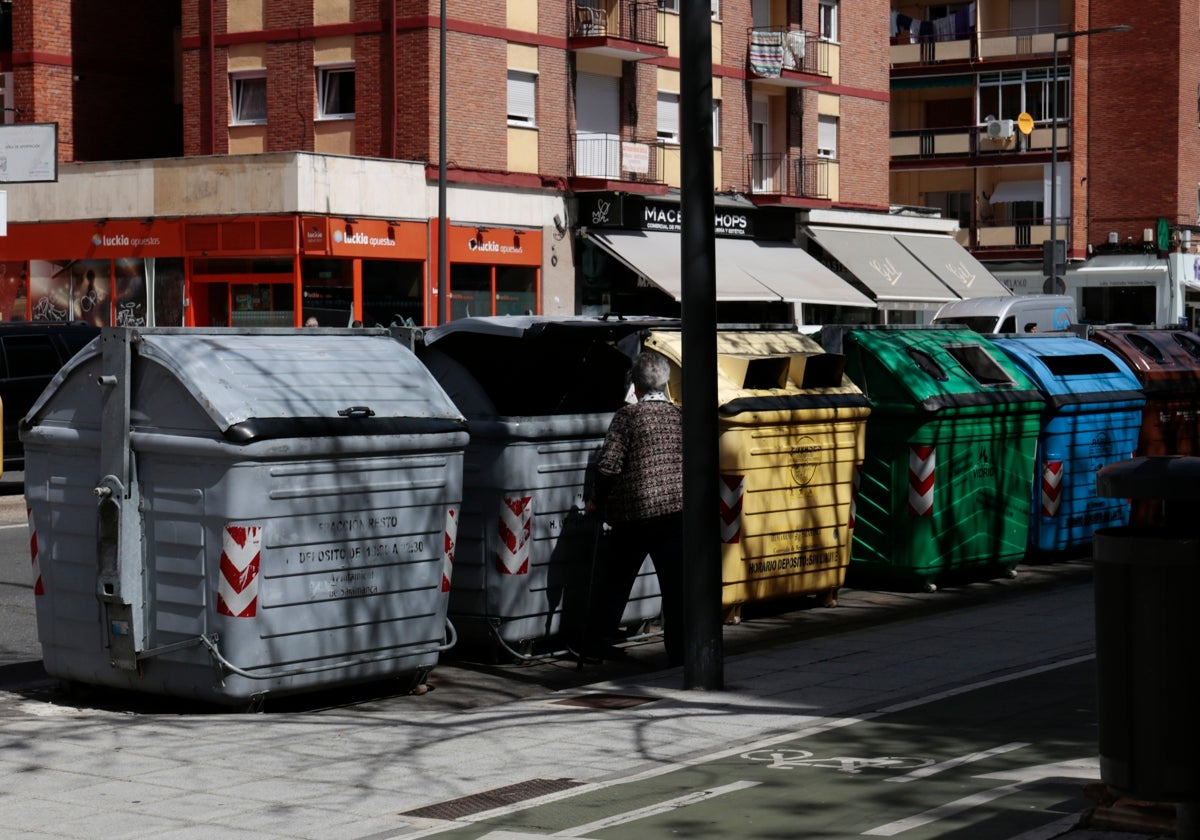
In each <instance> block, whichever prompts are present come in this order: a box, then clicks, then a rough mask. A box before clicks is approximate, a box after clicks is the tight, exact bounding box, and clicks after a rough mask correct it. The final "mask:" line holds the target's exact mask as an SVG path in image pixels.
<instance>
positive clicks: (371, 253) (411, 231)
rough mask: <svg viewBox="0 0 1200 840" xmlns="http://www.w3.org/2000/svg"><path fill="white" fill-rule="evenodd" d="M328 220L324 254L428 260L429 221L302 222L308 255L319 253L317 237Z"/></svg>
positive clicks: (329, 220)
mask: <svg viewBox="0 0 1200 840" xmlns="http://www.w3.org/2000/svg"><path fill="white" fill-rule="evenodd" d="M317 221H325V222H326V223H327V226H326V227H325V229H324V232H323V234H321V235H322V236H323V239H324V247H325V250H324V253H326V254H328V255H330V256H334V257H367V258H371V259H408V260H424V259H425V257H426V254H427V252H428V249H429V245H428V242H429V240H428V225H426V224H425V222H389V221H387V220H384V219H353V220H349V221H348V220H345V219H338V218H327V219H323V220H322V219H315V220H314V219H313V217H310V216H305V217H304V218H303V219H302V227H303V230H302V232H303V234H304V237H303V240H302V241H303V243H304V252H305V253H306V254H312V253H317V252H319V249H318V248H317V244H316V241H315V237H317V235H318V233H320V226H319V225H316V224H314V222H317Z"/></svg>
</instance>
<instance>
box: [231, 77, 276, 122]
mask: <svg viewBox="0 0 1200 840" xmlns="http://www.w3.org/2000/svg"><path fill="white" fill-rule="evenodd" d="M266 122H267V76H266V73H263V72H255V73H235V74H232V75H230V77H229V124H230V125H265V124H266Z"/></svg>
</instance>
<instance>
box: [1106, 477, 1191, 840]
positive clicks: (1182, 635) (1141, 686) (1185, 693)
mask: <svg viewBox="0 0 1200 840" xmlns="http://www.w3.org/2000/svg"><path fill="white" fill-rule="evenodd" d="M1096 490H1097V493H1098V494H1099V495H1101V496H1110V497H1116V498H1132V499H1135V500H1151V499H1152V500H1156V501H1157V502H1158V505H1157V506H1159V507H1161V508H1162V509H1163V512H1164V516H1163V518H1162V522H1163V525H1161V526H1150V525H1132V526H1128V527H1123V528H1106V529H1102V530H1100V531H1097V532H1096V535H1095V539H1094V544H1093V552H1094V559H1095V599H1096V671H1097V701H1098V702H1097V706H1098V711H1099V715H1098V717H1099V747H1100V775H1101V777H1102V778H1103V779H1104V781H1105V783H1106V784H1107V785H1108V786H1109V787H1111V788H1112V789H1113V790H1115V791H1117V792H1119V793H1122V794H1125V795H1127V796H1135V797H1139V798H1141V799H1148V800H1152V801H1163V802H1179V803H1185V804H1186V810H1185V809H1184V807H1183V806H1181V813H1180V816H1181V820H1182V818H1183V817H1184V816H1185V814H1186V815H1187V816H1188V820H1187V821H1188V822H1189V823H1190V824H1192V825H1194V824H1195V814H1196V809H1195V803H1197V802H1200V754H1198V753H1197V746H1198V745H1200V716H1198V715H1197V714H1196V700H1195V683H1194V682H1193V680H1194V679H1195V675H1194V674H1192V672H1191V669H1192V666H1193V665H1194V664H1195V663H1196V661H1197V660H1198V659H1200V612H1198V611H1197V610H1196V606H1195V600H1196V593H1197V592H1200V527H1198V526H1197V524H1196V517H1195V510H1196V502H1197V501H1200V458H1196V457H1170V456H1159V457H1148V458H1134V459H1132V460H1129V461H1122V462H1119V463H1116V464H1111V465H1109V466H1107V467H1104V468H1103V469H1101V470H1100V472H1099V474H1098V475H1097V478H1096ZM1189 803H1190V804H1189ZM1181 824H1182V822H1181ZM1179 836H1180V837H1183V836H1185V834H1184V833H1182V832H1181V833H1180V834H1179ZM1186 836H1196V835H1195V834H1187V835H1186Z"/></svg>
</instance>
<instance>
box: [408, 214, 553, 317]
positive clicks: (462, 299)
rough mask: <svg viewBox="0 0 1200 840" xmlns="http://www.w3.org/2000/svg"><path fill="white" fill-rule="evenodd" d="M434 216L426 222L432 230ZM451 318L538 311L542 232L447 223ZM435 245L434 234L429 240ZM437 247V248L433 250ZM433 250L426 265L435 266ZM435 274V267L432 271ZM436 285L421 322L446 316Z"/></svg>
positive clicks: (433, 285)
mask: <svg viewBox="0 0 1200 840" xmlns="http://www.w3.org/2000/svg"><path fill="white" fill-rule="evenodd" d="M436 227H437V220H436V219H433V220H430V228H431V229H433V230H436ZM446 241H447V242H448V243H449V245H450V247H449V250H448V251H447V254H446V256H447V264H448V268H449V271H450V290H449V291H450V319H451V320H454V319H457V318H467V317H472V316H478V315H540V314H541V310H540V305H539V301H540V300H541V282H542V277H541V265H542V232H541V231H540V230H525V229H521V228H510V227H492V226H487V225H482V224H449V225H448V226H447V229H446ZM434 243H435V244H436V237H435V238H434ZM435 250H436V249H435ZM436 259H437V258H436V254H435V255H434V256H433V257H432V258H431V263H430V264H431V265H436ZM432 273H433V274H434V275H435V277H436V268H434V269H432ZM438 294H439V292H438V285H437V283H436V282H433V283H431V284H430V295H429V297H428V298H427V303H428V306H429V307H430V310H429V312H428V317H427V319H426V320H425V321H424V323H426V324H438V323H441V322H443V321H444V320H445V317H444V315H445V313H444V310H443V309H442V307H443V306H444V304H442V303H441V299H440V298H439V297H438Z"/></svg>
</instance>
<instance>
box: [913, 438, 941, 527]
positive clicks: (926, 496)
mask: <svg viewBox="0 0 1200 840" xmlns="http://www.w3.org/2000/svg"><path fill="white" fill-rule="evenodd" d="M936 465H937V453H936V451H935V449H934V448H933V447H932V446H912V447H909V450H908V512H909V513H910V514H912V515H913V516H932V515H933V473H934V467H935V466H936Z"/></svg>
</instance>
